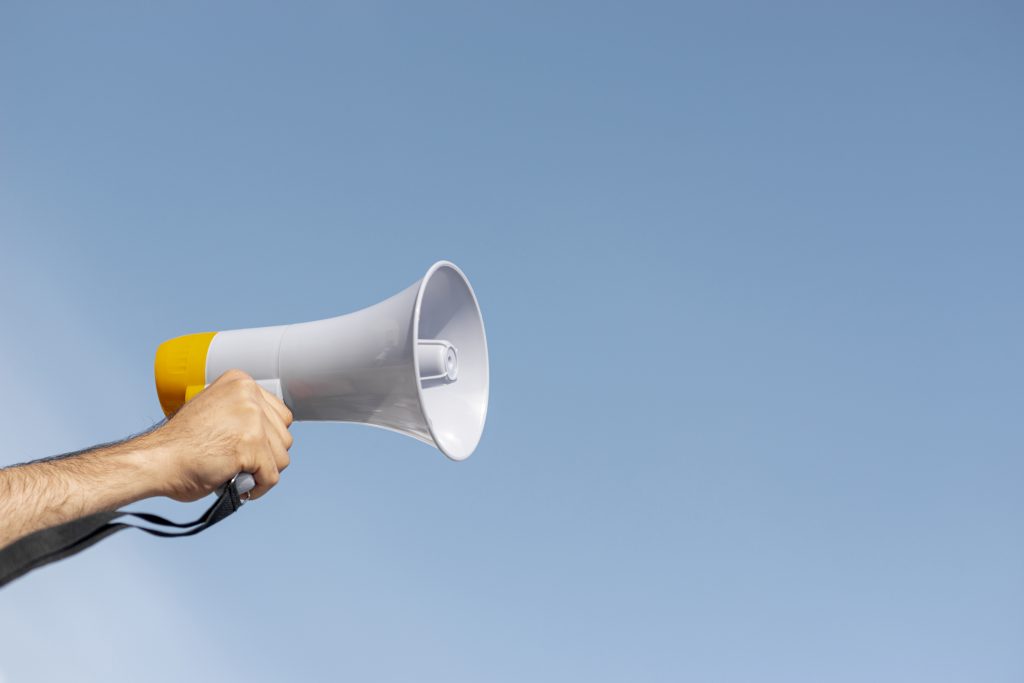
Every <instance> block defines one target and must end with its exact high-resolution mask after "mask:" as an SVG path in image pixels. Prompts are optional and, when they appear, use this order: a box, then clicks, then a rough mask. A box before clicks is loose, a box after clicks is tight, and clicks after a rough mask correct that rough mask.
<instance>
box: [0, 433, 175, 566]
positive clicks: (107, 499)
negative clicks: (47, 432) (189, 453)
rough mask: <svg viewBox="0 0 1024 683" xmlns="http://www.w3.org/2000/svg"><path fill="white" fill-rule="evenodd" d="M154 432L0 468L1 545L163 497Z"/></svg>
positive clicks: (157, 447)
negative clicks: (99, 514) (54, 527)
mask: <svg viewBox="0 0 1024 683" xmlns="http://www.w3.org/2000/svg"><path fill="white" fill-rule="evenodd" d="M151 437H152V434H144V435H142V436H139V437H136V438H133V439H129V440H127V441H123V442H121V443H117V444H112V445H109V446H102V447H98V448H95V449H92V450H89V451H85V452H82V453H78V454H75V455H70V456H67V457H61V458H55V459H49V460H41V461H37V462H32V463H28V464H25V465H17V466H14V467H9V468H7V469H3V470H0V547H3V546H5V545H7V544H8V543H10V542H12V541H14V540H16V539H18V538H20V537H22V536H25V535H27V534H30V533H32V532H33V531H37V530H39V529H43V528H46V527H49V526H53V525H55V524H61V523H63V522H67V521H70V520H72V519H77V518H79V517H83V516H85V515H90V514H92V513H94V512H101V511H104V510H114V509H116V508H119V507H121V506H122V505H127V504H129V503H133V502H135V501H137V500H141V499H142V498H148V497H150V496H154V495H158V493H159V491H158V490H157V488H156V486H155V482H156V481H157V475H156V473H155V469H156V467H157V466H158V465H159V456H160V452H159V448H160V446H159V443H158V442H157V441H155V440H153V439H152V438H151Z"/></svg>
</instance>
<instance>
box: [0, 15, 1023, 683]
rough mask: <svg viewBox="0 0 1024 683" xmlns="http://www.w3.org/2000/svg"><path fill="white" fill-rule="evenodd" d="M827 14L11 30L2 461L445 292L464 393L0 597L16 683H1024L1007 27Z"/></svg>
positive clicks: (1014, 152) (1019, 152) (1018, 319)
mask: <svg viewBox="0 0 1024 683" xmlns="http://www.w3.org/2000/svg"><path fill="white" fill-rule="evenodd" d="M831 4H832V5H836V3H831ZM846 5H847V6H846V7H845V8H844V7H838V6H832V7H827V8H826V7H823V6H821V5H820V4H812V3H771V5H770V6H767V5H763V6H756V5H750V4H747V5H745V4H741V3H707V4H689V5H683V4H637V3H618V4H613V3H570V4H562V3H512V4H508V5H506V6H505V7H498V6H496V5H492V4H489V3H469V2H466V3H404V4H399V3H388V4H384V3H358V4H357V3H351V4H342V3H322V4H317V3H302V4H301V5H300V4H295V5H293V6H290V7H289V6H286V4H285V3H275V4H271V3H254V2H246V3H235V4H230V3H217V4H216V5H214V4H212V3H198V2H196V3H184V2H181V3H166V4H165V5H164V6H163V7H158V6H156V5H154V4H152V3H147V4H145V5H143V4H140V3H129V2H125V3H66V4H54V3H28V2H13V3H5V4H4V6H3V7H2V9H0V230H2V246H0V314H2V321H3V322H2V334H0V354H2V356H0V357H2V358H3V359H4V362H3V371H2V374H3V384H4V386H5V391H3V392H2V398H0V407H2V412H0V425H2V429H3V433H4V445H3V447H2V449H0V463H13V462H17V461H21V460H25V459H29V458H33V457H38V456H43V455H47V454H51V453H56V452H62V451H68V450H73V449H76V448H79V447H82V446H85V445H88V444H92V443H96V442H100V441H106V440H110V439H115V438H119V437H121V436H124V435H126V434H129V433H132V432H136V431H139V430H142V429H144V428H146V427H148V426H149V425H150V424H152V423H153V422H154V421H156V420H158V419H159V418H160V417H161V414H160V411H159V407H158V405H157V401H156V398H155V395H154V391H153V387H152V374H151V373H152V355H153V351H154V349H155V347H156V345H157V344H158V343H159V342H160V341H162V340H163V339H165V338H168V337H171V336H174V335H177V334H182V333H186V332H193V331H202V330H210V329H212V330H216V329H230V328H234V327H250V326H257V325H267V324H276V323H285V322H295V321H303V320H308V319H316V318H322V317H327V316H331V315H337V314H341V313H345V312H348V311H351V310H354V309H356V308H360V307H362V306H365V305H368V304H371V303H374V302H376V301H378V300H380V299H383V298H384V297H386V296H388V295H390V294H393V293H394V292H397V291H398V290H400V289H402V288H404V287H406V286H407V285H409V284H410V283H412V282H414V281H415V280H417V279H418V278H419V277H420V276H421V275H422V273H423V272H424V271H425V270H426V268H427V267H428V266H429V265H430V264H431V263H432V262H433V261H435V260H437V259H441V258H447V259H451V260H453V261H455V262H456V263H458V264H459V265H460V266H461V267H462V268H463V269H464V270H465V271H466V273H467V274H468V275H469V277H470V279H471V281H472V282H473V284H474V286H475V288H476V292H477V295H478V297H479V299H480V301H481V304H482V307H483V311H484V316H485V321H486V325H487V331H488V333H489V342H490V352H491V363H492V365H491V372H492V389H491V404H490V415H489V421H488V425H487V430H486V432H485V435H484V439H483V442H482V444H481V446H480V448H479V450H478V451H477V453H476V454H475V455H474V456H473V457H472V458H471V459H470V460H468V461H467V462H465V463H461V464H456V463H451V462H447V461H445V460H444V459H443V457H442V456H441V455H440V454H439V453H437V452H434V451H432V450H430V449H429V448H428V447H426V446H424V445H423V444H421V443H418V442H416V441H413V440H412V439H404V438H401V437H399V436H396V435H395V434H392V433H389V432H385V431H381V430H373V429H368V428H365V427H359V426H353V425H338V424H313V425H311V424H299V425H296V426H295V428H294V433H295V437H296V443H295V446H294V448H293V465H292V467H291V468H290V469H289V470H288V471H287V473H286V474H285V476H284V478H283V481H282V483H281V485H280V486H279V487H278V488H277V489H276V490H275V491H274V492H272V494H271V495H269V496H268V497H267V498H266V499H264V500H263V501H261V502H259V503H258V504H253V505H251V506H249V507H247V508H246V509H245V510H244V512H243V513H242V514H239V515H238V516H236V517H235V518H233V519H232V520H230V522H229V523H225V524H224V525H223V526H221V527H218V528H216V529H214V530H212V531H210V532H208V533H206V534H204V535H202V536H199V537H197V538H193V539H188V540H183V541H162V540H157V539H152V538H149V537H145V536H143V535H141V534H128V533H126V534H122V535H120V536H118V537H115V538H113V539H111V540H109V541H107V542H105V543H104V544H103V545H102V546H98V547H96V548H94V549H91V550H89V551H87V552H86V553H84V554H82V555H81V556H79V557H76V558H75V559H74V560H71V561H66V562H63V563H61V564H59V565H55V566H52V567H48V568H46V569H43V570H40V571H38V572H36V573H34V574H32V575H31V576H29V577H27V578H24V579H22V580H20V581H18V582H17V583H15V584H13V585H11V586H10V587H8V588H6V589H4V590H3V591H2V592H0V680H2V681H3V683H21V682H23V681H41V680H75V681H135V680H152V681H180V680H214V679H220V680H225V679H226V678H230V679H233V680H245V681H249V682H256V681H281V680H296V679H298V678H300V677H305V678H306V679H308V680H354V681H443V682H445V683H455V682H457V681H473V682H476V681H509V682H512V681H515V682H519V681H567V680H568V681H584V680H587V681H786V682H793V681H837V682H841V681H867V680H870V681H929V682H939V681H971V682H975V681H1020V680H1022V679H1024V647H1022V642H1024V453H1022V443H1024V438H1022V437H1024V418H1022V414H1021V413H1022V406H1024V401H1022V396H1021V393H1022V382H1024V352H1022V348H1024V313H1022V307H1021V296H1022V294H1024V267H1022V258H1024V235H1022V230H1024V134H1022V130H1024V127H1022V125H1021V122H1022V121H1024V85H1022V80H1021V73H1022V66H1024V47H1022V46H1024V41H1022V40H1021V36H1022V29H1024V13H1022V12H1021V9H1020V7H1019V5H1016V4H1015V3H1011V2H959V3H902V2H897V3H892V2H885V3H882V2H878V3H860V2H859V3H846ZM202 505H203V504H199V505H194V506H181V505H175V504H171V503H169V502H166V501H147V502H146V503H145V504H144V505H140V506H139V507H146V508H153V509H156V510H158V511H164V512H168V513H170V514H173V515H175V516H176V517H178V518H181V519H185V518H188V517H190V516H192V515H194V514H195V513H196V512H197V511H198V510H199V509H201V507H202Z"/></svg>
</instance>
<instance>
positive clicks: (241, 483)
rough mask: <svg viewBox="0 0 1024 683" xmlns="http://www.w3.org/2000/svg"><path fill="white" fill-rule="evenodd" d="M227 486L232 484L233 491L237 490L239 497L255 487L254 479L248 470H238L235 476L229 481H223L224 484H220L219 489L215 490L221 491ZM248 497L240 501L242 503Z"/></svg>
mask: <svg viewBox="0 0 1024 683" xmlns="http://www.w3.org/2000/svg"><path fill="white" fill-rule="evenodd" d="M229 486H234V487H235V491H237V492H238V495H239V497H241V496H242V495H244V494H246V493H249V491H252V490H253V489H254V488H256V479H255V478H254V477H253V476H252V475H251V474H249V473H248V472H239V473H238V474H236V475H235V476H233V477H231V481H229V482H227V483H225V484H224V486H221V487H220V488H219V489H217V492H218V493H223V492H224V489H226V488H227V487H229ZM248 499H249V498H248V496H247V497H245V498H242V502H243V503H244V502H245V501H247V500H248Z"/></svg>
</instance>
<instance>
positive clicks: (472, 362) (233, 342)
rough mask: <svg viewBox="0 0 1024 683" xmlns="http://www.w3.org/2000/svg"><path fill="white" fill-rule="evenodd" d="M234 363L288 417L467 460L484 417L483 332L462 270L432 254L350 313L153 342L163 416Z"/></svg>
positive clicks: (232, 366)
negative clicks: (360, 427)
mask: <svg viewBox="0 0 1024 683" xmlns="http://www.w3.org/2000/svg"><path fill="white" fill-rule="evenodd" d="M232 368H237V369H240V370H244V371H245V372H247V373H248V374H250V375H251V376H252V377H253V378H254V379H255V380H256V381H257V382H259V384H260V385H261V386H263V387H264V388H265V389H267V390H268V391H270V392H271V393H273V394H275V395H277V397H278V398H280V399H281V400H282V401H284V403H285V405H287V406H288V408H289V409H291V411H292V415H293V416H294V419H296V420H329V421H337V422H358V423H363V424H368V425H373V426H376V427H383V428H385V429H391V430H394V431H396V432H400V433H402V434H406V435H408V436H411V437H414V438H416V439H419V440H420V441H423V442H425V443H427V444H430V445H432V446H434V447H436V448H437V449H439V450H440V451H441V452H442V453H444V454H445V455H446V456H448V457H449V458H451V459H452V460H465V459H466V458H468V457H469V456H470V454H472V453H473V451H474V449H476V447H477V444H478V443H479V442H480V436H481V434H482V433H483V429H484V421H485V420H486V417H487V398H488V389H489V379H488V362H487V339H486V337H485V335H484V324H483V318H482V317H481V315H480V306H479V304H478V303H477V300H476V295H475V294H474V293H473V288H472V287H471V286H470V284H469V280H467V279H466V276H465V275H464V274H463V272H462V271H461V270H459V268H458V267H457V266H456V265H455V264H453V263H450V262H448V261H439V262H438V263H435V264H434V265H433V266H431V267H430V269H429V270H428V271H427V274H426V275H424V276H423V278H422V279H421V280H419V281H418V282H416V283H414V284H413V285H411V286H410V287H408V288H407V289H405V290H404V291H402V292H399V293H398V294H395V295H394V296H392V297H391V298H389V299H385V300H384V301H382V302H380V303H378V304H375V305H373V306H370V307H368V308H364V309H362V310H360V311H356V312H355V313H349V314H348V315H341V316H338V317H335V318H327V319H325V320H316V321H313V322H306V323H295V324H291V325H275V326H272V327H253V328H249V329H243V330H229V331H226V332H205V333H199V334H188V335H185V336H182V337H176V338H174V339H170V340H168V341H165V342H164V343H163V344H161V345H160V347H159V348H158V349H157V352H156V361H155V370H156V389H157V395H158V396H159V398H160V406H161V407H162V408H163V411H164V414H165V415H167V416H168V417H169V416H171V415H173V414H174V413H175V412H176V411H177V410H178V409H179V408H181V406H182V405H184V404H185V402H186V401H188V400H189V399H191V398H192V397H193V396H195V395H196V394H198V393H199V392H200V391H202V390H203V389H204V388H205V387H206V386H207V385H208V384H209V383H211V382H213V381H214V380H215V379H217V377H219V376H220V375H221V373H223V372H225V371H227V370H229V369H232Z"/></svg>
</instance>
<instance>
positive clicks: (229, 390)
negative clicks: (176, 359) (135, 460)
mask: <svg viewBox="0 0 1024 683" xmlns="http://www.w3.org/2000/svg"><path fill="white" fill-rule="evenodd" d="M291 423H292V413H291V411H290V410H288V407H287V406H286V405H285V404H284V403H282V402H281V400H280V399H278V398H277V397H276V396H274V395H273V394H271V393H270V392H269V391H267V390H265V389H264V388H263V387H261V386H260V385H258V384H257V383H256V382H255V380H253V379H252V377H250V376H249V375H247V374H246V373H244V372H242V371H241V370H228V371H227V372H225V373H224V374H223V375H221V376H220V377H219V378H217V381H215V382H214V383H213V384H211V385H210V386H208V387H207V388H206V389H204V390H203V391H201V392H200V393H199V394H197V395H196V396H195V398H193V399H192V400H191V401H189V402H188V403H186V404H185V405H184V406H183V407H182V408H181V410H179V411H178V412H177V413H175V414H174V416H173V417H172V418H171V419H170V420H169V421H168V422H167V423H166V424H165V425H163V426H162V427H160V428H158V429H157V430H155V431H154V432H152V433H151V434H148V435H147V436H146V437H143V438H146V439H147V440H150V441H151V445H153V446H155V450H156V452H157V455H156V457H157V459H158V463H159V464H158V466H157V467H156V468H154V474H153V476H154V477H155V478H156V479H157V481H154V482H153V490H155V491H157V492H158V494H159V495H164V496H168V497H170V498H173V499H174V500H178V501H183V502H189V501H193V500H198V499H200V498H202V497H204V496H206V495H208V494H209V493H211V492H212V491H214V490H215V489H216V488H217V487H219V486H221V485H223V484H224V483H225V482H227V481H229V480H230V479H231V478H232V477H233V476H235V475H236V474H238V473H239V472H249V473H251V474H252V475H253V477H254V478H255V480H256V487H255V488H254V489H253V490H252V491H250V492H249V497H250V498H251V499H256V498H259V497H260V496H262V495H263V494H264V493H266V492H267V491H268V490H270V489H271V488H272V487H273V486H274V485H275V484H276V483H277V482H278V479H279V478H280V473H281V471H282V470H284V468H286V467H288V463H289V461H290V459H289V457H288V449H289V448H291V446H292V435H291V433H290V432H289V431H288V427H289V425H291Z"/></svg>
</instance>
